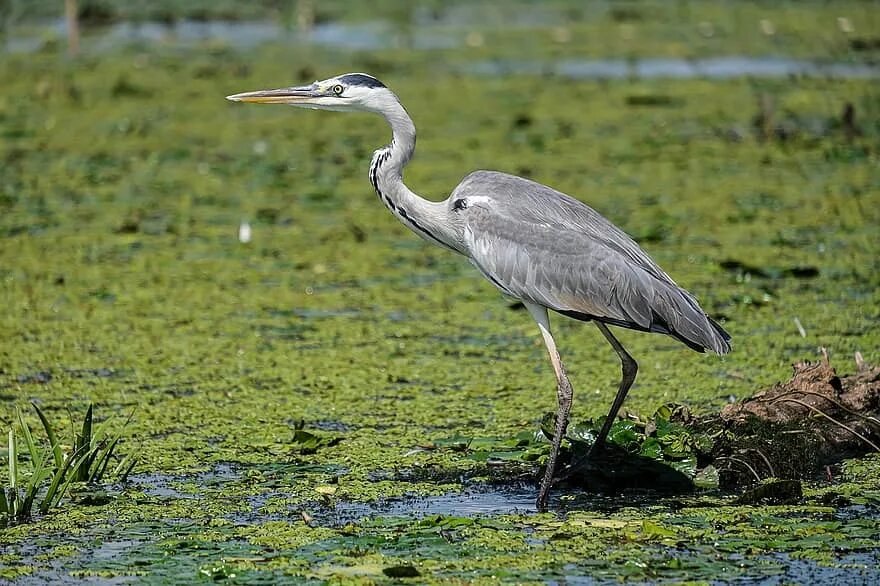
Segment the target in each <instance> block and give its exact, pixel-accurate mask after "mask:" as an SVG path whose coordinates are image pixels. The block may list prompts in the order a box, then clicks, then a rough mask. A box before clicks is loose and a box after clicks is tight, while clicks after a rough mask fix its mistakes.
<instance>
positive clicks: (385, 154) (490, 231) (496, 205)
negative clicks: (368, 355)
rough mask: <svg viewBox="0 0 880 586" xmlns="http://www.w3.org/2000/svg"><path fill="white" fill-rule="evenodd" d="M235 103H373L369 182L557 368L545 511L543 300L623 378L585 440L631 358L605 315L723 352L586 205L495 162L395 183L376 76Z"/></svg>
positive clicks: (397, 169)
mask: <svg viewBox="0 0 880 586" xmlns="http://www.w3.org/2000/svg"><path fill="white" fill-rule="evenodd" d="M227 99H229V100H232V101H236V102H256V103H262V104H287V105H290V106H299V107H303V108H312V109H316V110H335V111H342V112H358V111H360V112H372V113H375V114H380V115H381V116H383V117H384V118H385V120H386V121H387V123H388V125H389V126H390V127H391V143H390V144H388V145H387V146H385V147H383V148H381V149H379V150H377V151H376V152H375V153H374V154H373V158H372V162H371V163H370V183H372V185H373V188H374V189H375V191H376V194H377V195H378V196H379V199H380V200H381V201H382V203H384V204H385V206H386V207H387V208H388V209H389V210H390V211H391V213H392V214H394V216H395V217H396V218H397V219H398V220H400V221H401V222H402V223H403V224H404V225H405V226H407V227H408V228H409V229H410V230H412V231H413V232H415V233H416V234H417V235H419V236H421V237H422V238H424V239H425V240H427V241H429V242H431V243H433V244H436V245H438V246H441V247H443V248H446V249H448V250H450V251H452V252H457V253H459V254H461V255H464V256H465V257H467V258H468V260H470V262H471V263H472V264H473V265H474V266H475V267H476V268H477V270H478V271H479V272H480V273H482V275H483V276H484V277H486V278H487V279H488V280H489V281H491V283H492V284H493V285H495V287H497V288H498V289H500V290H501V292H502V293H504V294H506V295H508V296H510V297H513V298H515V299H518V300H520V301H521V302H522V303H523V305H525V307H526V308H527V309H528V311H529V313H530V314H531V316H532V318H533V319H534V320H535V322H537V325H538V329H539V330H540V332H541V336H542V337H543V340H544V343H545V345H546V346H547V352H548V353H549V355H550V362H551V363H552V365H553V371H554V373H555V374H556V382H557V404H558V407H557V413H556V426H555V432H554V435H553V438H552V442H551V449H550V455H549V457H548V459H547V464H546V468H545V470H544V475H543V478H542V480H541V484H540V488H539V491H538V498H537V502H536V506H537V508H538V510H542V511H543V510H546V506H547V497H548V495H549V492H550V487H551V485H552V484H553V481H554V474H555V469H556V462H557V459H558V456H559V447H560V444H561V442H562V438H563V436H564V435H565V432H566V428H567V426H568V419H569V413H570V410H571V402H572V395H573V391H572V386H571V383H570V382H569V380H568V375H567V374H566V372H565V366H564V365H563V363H562V359H561V358H560V356H559V352H558V350H557V349H556V342H555V341H554V339H553V334H552V333H551V330H550V320H549V316H548V312H547V310H548V309H552V310H553V311H555V312H557V313H560V314H562V315H565V316H568V317H572V318H574V319H577V320H582V321H592V322H594V323H595V324H596V326H597V327H598V328H599V331H600V332H601V333H602V335H603V336H604V337H605V339H606V340H607V341H608V343H609V344H610V345H611V347H612V348H613V349H614V351H615V352H616V353H617V355H618V357H619V358H620V362H621V366H622V377H621V381H620V385H619V387H618V389H617V395H616V396H615V398H614V402H613V403H612V406H611V410H610V411H609V413H608V416H607V417H606V418H605V421H604V423H603V425H602V428H601V429H600V431H599V434H598V436H597V437H596V440H595V442H594V444H593V446H592V448H591V453H592V452H593V451H595V450H598V449H601V448H602V446H603V445H604V443H605V441H606V438H607V436H608V432H609V430H610V428H611V424H612V423H613V421H614V419H615V416H616V415H617V413H618V411H619V410H620V407H621V405H622V404H623V400H624V398H625V397H626V394H627V391H628V390H629V388H630V386H631V385H632V383H633V381H634V380H635V377H636V372H637V370H638V364H637V363H636V361H635V360H634V359H633V357H632V356H630V355H629V353H628V352H627V351H626V349H624V347H623V346H622V345H621V343H620V342H619V341H618V340H617V338H616V337H615V336H614V334H612V333H611V330H609V329H608V326H609V325H610V326H618V327H623V328H629V329H633V330H639V331H643V332H656V333H661V334H666V335H668V336H671V337H673V338H675V339H677V340H679V341H680V342H683V343H684V344H685V345H687V346H688V347H690V348H692V349H693V350H696V351H698V352H705V351H706V350H711V351H713V352H715V353H717V354H719V355H720V354H726V353H727V352H729V351H730V335H729V334H728V333H727V332H726V331H724V329H723V328H722V327H721V326H720V325H718V324H717V323H716V322H715V321H713V320H712V319H711V318H710V317H709V316H708V315H706V312H705V311H703V309H702V308H701V307H700V305H699V304H698V303H697V300H696V299H695V298H694V297H693V296H692V295H691V294H690V293H688V292H687V291H685V290H684V289H682V288H681V287H679V286H678V285H677V284H676V283H675V281H673V280H672V279H671V278H670V277H669V275H667V274H666V273H665V272H664V271H663V269H661V268H660V267H659V266H658V265H657V264H656V263H655V262H654V261H653V260H651V258H650V257H649V256H648V255H647V254H646V253H645V252H644V251H643V250H642V249H641V248H640V247H639V245H638V244H636V242H635V241H634V240H633V239H632V238H630V237H629V236H628V235H627V234H626V233H625V232H623V230H621V229H620V228H618V227H617V226H615V225H614V224H612V223H611V222H610V221H608V220H607V219H605V218H604V217H603V216H602V215H600V214H599V213H598V212H596V211H595V210H593V209H592V208H590V207H589V206H587V205H586V204H584V203H582V202H580V201H579V200H577V199H574V198H572V197H570V196H568V195H566V194H564V193H561V192H559V191H556V190H555V189H552V188H550V187H547V186H546V185H542V184H540V183H536V182H534V181H531V180H529V179H524V178H522V177H517V176H515V175H509V174H507V173H501V172H498V171H474V172H473V173H471V174H469V175H468V176H467V177H465V178H464V179H463V180H462V181H461V183H459V184H458V186H457V187H456V188H455V189H454V190H453V191H452V194H451V195H450V196H449V197H448V198H447V199H446V200H444V201H440V202H435V201H429V200H427V199H424V198H422V197H421V196H419V195H417V194H415V193H414V192H413V191H411V190H410V189H409V188H408V187H407V186H406V185H405V184H404V182H403V168H404V167H405V166H406V164H407V163H408V162H409V160H410V159H411V158H412V156H413V152H414V150H415V145H416V128H415V125H414V124H413V121H412V119H411V118H410V116H409V114H407V112H406V109H404V107H403V105H402V104H401V103H400V100H399V99H398V98H397V96H396V95H395V94H394V93H393V92H392V91H391V90H389V89H388V88H387V87H386V86H385V85H384V84H383V83H382V82H380V81H379V80H378V79H376V78H375V77H372V76H370V75H367V74H364V73H347V74H344V75H339V76H336V77H331V78H329V79H325V80H323V81H315V82H314V83H312V84H310V85H306V86H299V87H286V88H280V89H271V90H260V91H252V92H244V93H240V94H235V95H231V96H228V97H227Z"/></svg>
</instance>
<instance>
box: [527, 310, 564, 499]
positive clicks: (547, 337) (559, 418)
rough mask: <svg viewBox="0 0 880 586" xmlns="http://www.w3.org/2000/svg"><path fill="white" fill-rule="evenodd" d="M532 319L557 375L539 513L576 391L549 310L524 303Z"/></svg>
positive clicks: (547, 490)
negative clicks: (554, 416)
mask: <svg viewBox="0 0 880 586" xmlns="http://www.w3.org/2000/svg"><path fill="white" fill-rule="evenodd" d="M523 304H524V305H525V306H526V308H527V309H528V310H529V313H530V314H531V315H532V318H534V320H535V321H536V322H537V323H538V328H539V329H540V330H541V336H542V337H543V338H544V344H545V345H546V346H547V352H548V353H549V354H550V362H551V363H552V364H553V371H554V372H555V373H556V400H557V404H558V406H557V409H556V429H555V431H554V433H553V441H552V444H551V447H550V458H549V459H548V460H547V467H546V469H545V470H544V478H543V479H542V480H541V487H540V489H539V490H538V500H537V502H536V506H537V508H538V511H541V512H543V511H546V510H547V497H548V496H549V495H550V487H551V486H552V485H553V474H554V472H555V470H556V461H557V459H558V458H559V447H560V445H561V444H562V438H563V437H564V436H565V430H566V428H567V427H568V416H569V413H570V412H571V400H572V396H573V395H574V391H573V390H572V388H571V383H570V382H569V380H568V375H566V373H565V366H564V365H563V364H562V360H561V359H560V358H559V352H558V351H557V350H556V342H555V341H554V340H553V335H552V334H551V333H550V319H549V317H548V316H547V308H546V307H543V306H541V305H535V304H533V303H527V302H523Z"/></svg>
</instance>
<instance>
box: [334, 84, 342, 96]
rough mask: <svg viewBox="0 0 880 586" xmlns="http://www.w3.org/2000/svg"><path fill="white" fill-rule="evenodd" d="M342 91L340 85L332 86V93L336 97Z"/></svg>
mask: <svg viewBox="0 0 880 586" xmlns="http://www.w3.org/2000/svg"><path fill="white" fill-rule="evenodd" d="M342 90H343V88H342V86H341V85H334V86H333V93H334V94H336V95H337V96H341V95H342Z"/></svg>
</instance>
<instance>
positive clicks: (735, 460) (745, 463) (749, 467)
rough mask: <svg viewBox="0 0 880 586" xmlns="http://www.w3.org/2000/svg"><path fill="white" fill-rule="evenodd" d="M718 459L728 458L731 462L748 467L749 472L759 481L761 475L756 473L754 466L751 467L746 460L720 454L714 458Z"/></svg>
mask: <svg viewBox="0 0 880 586" xmlns="http://www.w3.org/2000/svg"><path fill="white" fill-rule="evenodd" d="M718 460H730V461H731V462H737V463H738V464H742V465H743V466H745V467H746V468H748V470H749V472H751V473H752V475H753V476H754V477H755V479H756V480H757V481H758V482H761V475H760V474H758V472H757V471H756V470H755V469H754V468H752V466H751V465H750V464H749V463H748V462H746V461H745V460H740V459H739V458H734V457H733V456H721V457H720V458H715V461H716V462H717V461H718ZM728 469H729V468H728Z"/></svg>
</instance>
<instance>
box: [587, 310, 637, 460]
mask: <svg viewBox="0 0 880 586" xmlns="http://www.w3.org/2000/svg"><path fill="white" fill-rule="evenodd" d="M595 323H596V327H597V328H599V331H600V332H602V335H603V336H605V339H606V340H608V343H609V344H611V347H612V348H614V351H615V352H617V355H618V356H619V357H620V366H621V367H622V370H623V376H622V377H621V380H620V386H619V387H618V389H617V396H616V397H614V403H612V404H611V411H609V412H608V417H606V418H605V423H603V424H602V429H601V430H600V431H599V435H598V436H597V437H596V441H595V442H593V446H592V447H591V448H590V454H592V453H593V452H595V451H596V450H601V449H602V447H603V446H604V445H605V440H606V439H607V438H608V432H609V431H611V425H612V424H613V423H614V419H615V418H616V417H617V412H618V411H620V408H621V407H622V406H623V400H624V399H625V398H626V393H627V392H628V391H629V388H630V387H631V386H632V384H633V381H635V380H636V373H638V371H639V365H638V363H637V362H636V361H635V359H633V357H632V356H630V355H629V352H627V351H626V349H625V348H624V347H623V345H622V344H621V343H620V342H619V341H618V339H617V338H615V337H614V334H612V333H611V331H610V330H609V329H608V326H606V325H605V324H603V323H602V322H600V321H597V322H595Z"/></svg>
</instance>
